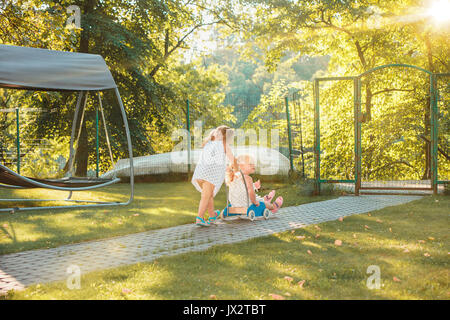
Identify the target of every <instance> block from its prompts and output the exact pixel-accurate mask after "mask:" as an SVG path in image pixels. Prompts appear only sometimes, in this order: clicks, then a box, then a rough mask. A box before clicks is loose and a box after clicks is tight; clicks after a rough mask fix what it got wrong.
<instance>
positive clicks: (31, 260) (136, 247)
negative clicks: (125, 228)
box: [0, 195, 421, 294]
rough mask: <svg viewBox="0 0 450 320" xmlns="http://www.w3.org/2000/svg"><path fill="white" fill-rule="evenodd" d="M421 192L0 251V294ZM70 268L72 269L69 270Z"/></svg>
mask: <svg viewBox="0 0 450 320" xmlns="http://www.w3.org/2000/svg"><path fill="white" fill-rule="evenodd" d="M420 198H421V197H420V196H393V195H371V196H359V197H354V196H346V197H340V198H337V199H333V200H327V201H321V202H313V203H308V204H303V205H299V206H294V207H286V208H282V209H280V211H279V213H278V214H277V215H275V216H272V217H271V218H270V219H269V220H255V221H253V222H251V221H248V220H242V219H238V220H234V221H226V222H223V221H219V222H218V223H217V224H216V225H214V226H211V227H199V226H196V225H194V224H188V225H181V226H176V227H171V228H166V229H160V230H152V231H147V232H142V233H137V234H130V235H126V236H120V237H115V238H110V239H106V240H98V241H89V242H83V243H78V244H71V245H63V246H60V247H57V248H51V249H42V250H30V251H23V252H19V253H13V254H6V255H0V294H2V293H3V294H4V293H6V292H7V291H8V290H10V289H16V290H20V289H23V288H25V287H26V286H28V285H30V284H35V283H45V282H52V281H57V280H65V279H67V278H68V277H69V275H70V274H69V273H67V269H68V267H69V266H71V265H75V266H77V267H79V268H80V271H81V274H86V273H88V272H91V271H94V270H101V269H108V268H113V267H118V266H123V265H129V264H135V263H138V262H148V261H152V260H154V259H157V258H159V257H162V256H168V255H176V254H180V253H185V252H192V251H201V250H206V249H208V248H210V247H212V246H214V245H220V244H226V243H235V242H241V241H245V240H247V239H251V238H256V237H262V236H267V235H270V234H274V233H277V232H283V231H287V230H292V229H298V228H302V227H304V226H307V225H310V224H317V223H321V222H325V221H331V220H336V219H338V218H339V217H344V216H350V215H354V214H361V213H366V212H369V211H374V210H378V209H382V208H385V207H388V206H395V205H399V204H404V203H407V202H410V201H413V200H417V199H420ZM72 272H73V271H72Z"/></svg>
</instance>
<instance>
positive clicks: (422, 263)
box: [7, 196, 450, 299]
mask: <svg viewBox="0 0 450 320" xmlns="http://www.w3.org/2000/svg"><path fill="white" fill-rule="evenodd" d="M449 209H450V197H448V196H447V197H445V196H439V197H426V198H423V199H421V200H418V201H414V202H411V203H408V204H405V205H401V206H395V207H388V208H385V209H382V210H378V211H375V212H371V213H369V214H362V215H355V216H350V217H347V218H345V219H344V220H343V221H338V220H337V221H331V222H326V223H322V224H319V225H316V226H308V227H306V228H302V229H298V230H296V231H293V232H291V231H288V232H283V233H280V234H275V235H272V236H268V237H263V238H256V239H252V240H249V241H246V242H242V243H238V244H233V245H222V246H215V247H213V248H211V249H209V250H207V251H203V252H197V253H188V254H182V255H177V256H172V257H163V258H159V259H157V260H155V261H153V262H152V263H143V264H136V265H132V266H126V267H120V268H115V269H109V270H104V271H99V272H93V273H89V274H86V275H83V276H82V278H81V289H80V290H69V289H67V287H66V283H65V282H56V283H51V284H45V285H35V286H32V287H29V288H27V289H26V290H24V291H22V292H17V293H10V294H9V296H8V297H7V298H8V299H211V298H217V299H272V298H273V297H274V296H273V294H276V295H279V296H282V297H284V298H285V299H449V298H450V295H449V294H450V292H449V266H448V254H449V251H450V250H449V249H450V248H449V240H448V222H449V212H450V210H449ZM299 237H305V238H304V239H303V240H301V239H299ZM337 239H339V240H341V241H342V245H341V246H336V245H335V240H337ZM406 249H407V250H406ZM308 250H309V251H310V252H311V254H309V253H308ZM370 265H377V266H379V267H380V271H381V288H380V289H378V290H377V289H373V290H370V289H368V288H367V286H366V281H367V278H368V277H369V276H370V275H369V274H367V268H368V267H369V266H370ZM285 277H290V278H292V281H291V282H289V281H288V280H289V278H287V279H286V278H285ZM394 277H395V278H396V279H398V280H399V281H394ZM302 280H304V281H305V282H304V284H303V287H301V286H300V285H298V282H299V281H302Z"/></svg>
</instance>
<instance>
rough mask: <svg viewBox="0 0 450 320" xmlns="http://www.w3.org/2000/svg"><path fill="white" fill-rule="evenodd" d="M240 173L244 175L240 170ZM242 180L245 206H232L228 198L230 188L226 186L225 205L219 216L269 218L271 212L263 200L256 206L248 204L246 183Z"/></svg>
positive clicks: (251, 219) (226, 217)
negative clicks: (245, 197)
mask: <svg viewBox="0 0 450 320" xmlns="http://www.w3.org/2000/svg"><path fill="white" fill-rule="evenodd" d="M241 175H242V176H244V175H243V174H242V172H241ZM242 181H243V183H244V186H245V191H246V194H247V206H246V207H233V206H232V205H231V203H230V199H229V193H230V190H229V188H227V189H228V190H227V206H226V208H225V209H223V210H222V212H221V213H220V218H222V219H223V220H229V218H233V217H239V218H243V219H249V220H250V221H254V220H255V219H256V218H259V217H264V219H266V220H267V219H269V217H270V215H271V213H272V212H271V211H270V210H269V209H267V208H266V205H265V204H264V202H263V201H260V202H259V206H256V205H255V204H253V203H252V204H251V205H250V197H249V195H248V189H247V184H246V182H245V179H242Z"/></svg>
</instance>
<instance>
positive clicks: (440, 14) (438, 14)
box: [427, 0, 450, 22]
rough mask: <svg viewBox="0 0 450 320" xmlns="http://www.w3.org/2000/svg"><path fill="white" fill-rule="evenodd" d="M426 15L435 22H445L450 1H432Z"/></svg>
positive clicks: (447, 18) (448, 14)
mask: <svg viewBox="0 0 450 320" xmlns="http://www.w3.org/2000/svg"><path fill="white" fill-rule="evenodd" d="M427 13H428V15H430V16H431V17H433V18H434V19H436V21H437V22H445V21H448V20H449V16H450V1H449V0H438V1H436V2H434V3H433V4H432V5H431V7H430V8H429V9H428V11H427Z"/></svg>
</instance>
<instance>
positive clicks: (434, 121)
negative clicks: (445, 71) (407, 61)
mask: <svg viewBox="0 0 450 320" xmlns="http://www.w3.org/2000/svg"><path fill="white" fill-rule="evenodd" d="M436 88H437V83H436V75H435V74H431V75H430V115H431V116H430V120H431V130H430V131H431V188H432V189H433V194H434V195H437V191H438V190H437V180H438V171H437V167H438V163H437V161H438V154H437V153H438V118H437V114H438V106H437V90H436Z"/></svg>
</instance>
